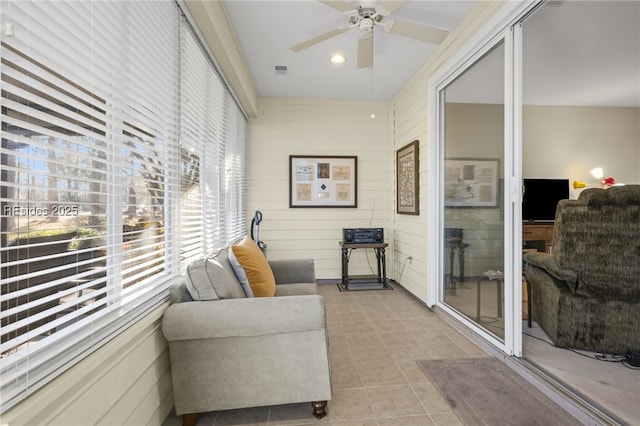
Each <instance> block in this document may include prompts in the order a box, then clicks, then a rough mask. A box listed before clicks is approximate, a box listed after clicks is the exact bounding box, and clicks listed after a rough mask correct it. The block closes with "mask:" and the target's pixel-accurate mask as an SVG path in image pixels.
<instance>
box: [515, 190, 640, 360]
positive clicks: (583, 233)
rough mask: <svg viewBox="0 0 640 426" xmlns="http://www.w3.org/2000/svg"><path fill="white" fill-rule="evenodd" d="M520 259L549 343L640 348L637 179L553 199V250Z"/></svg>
mask: <svg viewBox="0 0 640 426" xmlns="http://www.w3.org/2000/svg"><path fill="white" fill-rule="evenodd" d="M524 260H525V262H526V265H527V266H526V274H525V277H526V279H527V282H528V283H530V285H531V290H532V301H531V302H532V311H533V318H534V319H535V320H536V322H537V323H538V325H539V326H540V327H541V328H542V329H543V330H544V331H545V332H546V333H547V335H548V336H549V337H550V338H551V339H552V341H553V342H554V344H555V345H556V346H560V347H568V348H575V349H586V350H590V351H595V352H605V353H616V354H624V353H626V352H627V351H639V350H640V315H639V314H640V185H626V186H619V187H611V188H609V189H606V190H605V189H600V188H590V189H586V190H584V191H583V192H582V193H581V194H580V196H579V197H578V199H577V200H562V201H560V202H559V203H558V206H557V209H556V218H555V225H554V230H553V240H552V254H547V253H527V254H525V255H524Z"/></svg>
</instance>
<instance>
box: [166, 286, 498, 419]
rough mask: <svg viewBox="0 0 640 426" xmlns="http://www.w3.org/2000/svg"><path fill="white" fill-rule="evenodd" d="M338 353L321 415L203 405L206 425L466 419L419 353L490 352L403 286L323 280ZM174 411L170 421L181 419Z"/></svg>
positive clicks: (287, 408)
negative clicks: (351, 286) (350, 285)
mask: <svg viewBox="0 0 640 426" xmlns="http://www.w3.org/2000/svg"><path fill="white" fill-rule="evenodd" d="M319 288H320V293H321V294H322V295H323V296H324V298H325V303H326V310H327V323H328V331H329V349H330V353H331V368H332V374H331V380H332V384H333V398H332V400H331V401H329V405H328V415H327V416H326V417H325V418H323V419H322V420H316V419H315V418H314V417H313V416H312V415H311V406H310V404H308V403H304V404H289V405H280V406H272V407H259V408H250V409H241V410H229V411H220V412H211V413H203V414H200V415H199V416H198V422H197V424H198V425H216V426H218V425H268V426H274V425H318V424H337V425H343V426H356V425H358V426H391V425H393V426H413V425H461V424H462V423H461V422H460V421H459V419H458V418H457V416H456V415H455V414H454V413H453V412H452V411H451V408H450V407H449V405H448V404H447V403H446V401H444V399H443V398H442V397H441V396H440V394H439V393H438V391H437V390H436V388H435V387H434V386H433V385H432V384H431V382H430V381H429V379H428V378H427V377H426V376H425V375H424V374H423V373H422V371H421V370H420V369H419V368H418V366H417V364H416V361H419V360H424V359H440V358H464V357H483V356H488V355H487V353H485V352H484V351H483V350H482V349H480V348H479V347H478V346H476V345H475V344H474V343H472V342H471V341H469V340H468V339H467V338H466V337H464V336H463V335H462V334H460V333H459V332H457V331H456V330H454V329H453V328H452V327H451V326H449V325H448V324H446V323H445V322H444V321H443V320H442V319H440V318H439V317H438V316H437V315H436V314H435V313H433V312H431V311H430V310H429V309H427V308H426V307H425V306H424V305H422V304H421V303H420V302H418V301H416V300H415V299H414V298H413V297H412V296H411V295H409V293H407V292H406V291H405V290H403V289H402V288H400V287H397V286H394V290H371V291H350V292H341V291H340V290H339V289H338V286H337V285H335V284H321V285H320V286H319ZM180 423H181V419H180V418H179V417H177V416H175V415H173V414H172V415H170V416H169V417H168V418H167V419H166V421H165V422H164V426H174V425H179V424H180Z"/></svg>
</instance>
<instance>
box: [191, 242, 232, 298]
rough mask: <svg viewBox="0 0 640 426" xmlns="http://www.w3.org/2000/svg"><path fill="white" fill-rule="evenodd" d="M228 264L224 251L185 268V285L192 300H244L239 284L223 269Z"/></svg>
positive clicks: (227, 269) (226, 269)
mask: <svg viewBox="0 0 640 426" xmlns="http://www.w3.org/2000/svg"><path fill="white" fill-rule="evenodd" d="M225 262H228V260H227V253H226V251H221V252H220V253H218V254H217V255H216V256H214V257H209V258H204V259H199V260H196V261H194V262H193V263H191V264H190V265H189V266H188V267H187V271H186V273H185V285H186V287H187V290H189V294H191V297H192V298H193V300H218V299H238V298H244V297H245V294H244V291H243V290H242V287H241V286H240V283H239V282H238V280H237V279H236V277H235V276H234V275H233V273H232V272H230V271H229V269H230V268H225V267H224V263H225Z"/></svg>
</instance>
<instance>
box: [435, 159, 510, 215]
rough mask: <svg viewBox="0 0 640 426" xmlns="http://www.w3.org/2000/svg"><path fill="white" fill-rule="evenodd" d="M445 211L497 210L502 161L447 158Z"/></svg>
mask: <svg viewBox="0 0 640 426" xmlns="http://www.w3.org/2000/svg"><path fill="white" fill-rule="evenodd" d="M444 168H445V170H444V205H445V207H498V201H499V200H498V198H499V195H500V194H499V192H500V190H499V173H500V160H498V159H495V158H491V159H479V158H447V159H445V167H444Z"/></svg>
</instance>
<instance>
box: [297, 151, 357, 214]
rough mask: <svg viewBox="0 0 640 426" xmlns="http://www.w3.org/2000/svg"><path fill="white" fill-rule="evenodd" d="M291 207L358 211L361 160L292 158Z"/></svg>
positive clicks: (350, 158)
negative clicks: (342, 208)
mask: <svg viewBox="0 0 640 426" xmlns="http://www.w3.org/2000/svg"><path fill="white" fill-rule="evenodd" d="M289 207H290V208H296V207H351V208H356V207H358V157H357V156H355V155H354V156H346V155H340V156H327V155H325V156H321V155H290V156H289Z"/></svg>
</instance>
